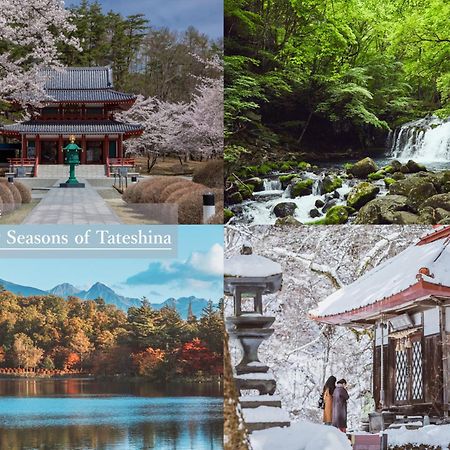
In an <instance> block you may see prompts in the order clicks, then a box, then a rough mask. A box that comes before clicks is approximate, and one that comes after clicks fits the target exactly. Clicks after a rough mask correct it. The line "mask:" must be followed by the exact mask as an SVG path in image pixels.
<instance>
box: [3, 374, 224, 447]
mask: <svg viewBox="0 0 450 450" xmlns="http://www.w3.org/2000/svg"><path fill="white" fill-rule="evenodd" d="M222 404H223V397H222V393H221V389H220V387H219V385H218V384H213V383H205V384H199V385H192V384H190V385H181V384H177V385H173V386H168V385H164V386H155V384H153V383H148V382H144V381H139V382H124V381H110V380H108V381H98V380H91V379H72V378H70V379H6V378H5V379H0V449H8V450H19V449H20V450H31V449H33V450H34V449H46V450H47V449H48V450H66V449H70V450H90V449H102V450H110V449H117V450H118V449H120V450H122V449H123V450H126V449H130V450H143V449H158V450H175V449H176V450H191V449H192V450H216V449H217V450H219V449H222V448H223V443H222V436H223V407H222Z"/></svg>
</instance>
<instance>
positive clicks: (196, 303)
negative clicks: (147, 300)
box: [152, 296, 208, 319]
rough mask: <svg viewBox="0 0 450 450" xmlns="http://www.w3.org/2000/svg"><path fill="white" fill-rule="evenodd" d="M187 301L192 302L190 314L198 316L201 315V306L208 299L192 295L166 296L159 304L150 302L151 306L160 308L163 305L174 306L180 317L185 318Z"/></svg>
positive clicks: (202, 306)
mask: <svg viewBox="0 0 450 450" xmlns="http://www.w3.org/2000/svg"><path fill="white" fill-rule="evenodd" d="M189 303H191V304H192V314H194V316H196V317H197V318H199V317H200V316H201V315H202V312H203V308H205V307H206V306H207V304H208V300H205V299H204V298H197V297H194V296H191V297H180V298H168V299H167V300H165V301H164V302H163V303H160V304H152V306H153V308H155V309H161V308H163V307H164V306H169V307H171V308H175V309H176V310H177V311H178V312H179V314H180V316H181V317H183V318H184V319H186V318H187V315H188V310H189Z"/></svg>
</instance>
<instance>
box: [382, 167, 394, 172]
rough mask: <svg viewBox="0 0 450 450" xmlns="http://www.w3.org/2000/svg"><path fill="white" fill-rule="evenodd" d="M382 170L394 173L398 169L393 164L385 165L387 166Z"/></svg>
mask: <svg viewBox="0 0 450 450" xmlns="http://www.w3.org/2000/svg"><path fill="white" fill-rule="evenodd" d="M382 170H384V172H385V173H394V172H396V170H395V169H394V167H392V166H385V167H383V169H382Z"/></svg>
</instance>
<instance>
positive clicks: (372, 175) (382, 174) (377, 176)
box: [367, 169, 386, 181]
mask: <svg viewBox="0 0 450 450" xmlns="http://www.w3.org/2000/svg"><path fill="white" fill-rule="evenodd" d="M385 176H386V174H385V172H384V170H383V169H381V170H378V171H377V172H372V173H369V175H367V178H368V179H369V180H371V181H376V180H382V179H383V178H384V177H385Z"/></svg>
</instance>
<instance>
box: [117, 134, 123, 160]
mask: <svg viewBox="0 0 450 450" xmlns="http://www.w3.org/2000/svg"><path fill="white" fill-rule="evenodd" d="M117 144H118V148H117V157H118V158H123V135H122V134H119V139H118V141H117Z"/></svg>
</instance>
